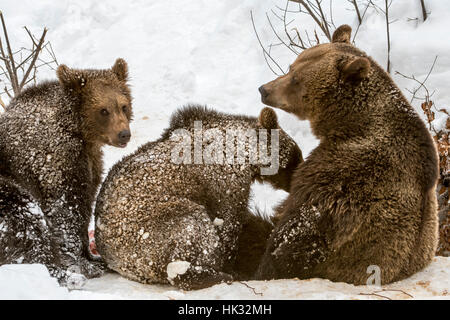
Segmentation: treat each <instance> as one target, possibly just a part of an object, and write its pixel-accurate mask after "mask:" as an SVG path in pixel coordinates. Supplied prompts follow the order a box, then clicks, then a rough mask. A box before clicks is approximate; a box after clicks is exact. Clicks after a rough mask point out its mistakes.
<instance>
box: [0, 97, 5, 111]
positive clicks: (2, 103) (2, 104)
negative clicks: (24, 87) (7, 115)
mask: <svg viewBox="0 0 450 320" xmlns="http://www.w3.org/2000/svg"><path fill="white" fill-rule="evenodd" d="M0 106H2V108H3V110H6V104H5V103H4V102H3V100H2V97H0Z"/></svg>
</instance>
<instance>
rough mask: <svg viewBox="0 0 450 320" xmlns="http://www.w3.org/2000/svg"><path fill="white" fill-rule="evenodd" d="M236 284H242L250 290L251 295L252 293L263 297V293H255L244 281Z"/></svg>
mask: <svg viewBox="0 0 450 320" xmlns="http://www.w3.org/2000/svg"><path fill="white" fill-rule="evenodd" d="M238 282H239V283H240V284H243V285H244V286H246V287H247V288H249V289H250V290H252V291H253V293H254V294H255V295H259V296H263V293H262V292H257V291H256V289H255V288H253V287H251V286H249V285H248V284H247V283H245V282H244V281H238Z"/></svg>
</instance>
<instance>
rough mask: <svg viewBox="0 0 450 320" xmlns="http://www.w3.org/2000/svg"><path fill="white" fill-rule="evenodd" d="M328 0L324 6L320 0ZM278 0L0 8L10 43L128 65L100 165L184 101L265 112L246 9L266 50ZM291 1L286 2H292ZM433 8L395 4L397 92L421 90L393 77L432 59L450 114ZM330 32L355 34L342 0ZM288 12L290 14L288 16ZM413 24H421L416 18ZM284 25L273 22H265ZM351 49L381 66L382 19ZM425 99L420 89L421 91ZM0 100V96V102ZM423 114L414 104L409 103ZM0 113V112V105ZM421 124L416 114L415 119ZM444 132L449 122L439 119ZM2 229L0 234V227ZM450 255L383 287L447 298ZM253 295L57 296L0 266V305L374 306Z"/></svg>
mask: <svg viewBox="0 0 450 320" xmlns="http://www.w3.org/2000/svg"><path fill="white" fill-rule="evenodd" d="M325 2H326V1H325ZM285 3H286V2H285V1H284V0H233V1H232V0H230V1H221V0H195V1H190V2H189V4H186V2H185V1H182V0H171V1H144V0H134V1H122V0H110V1H94V0H86V1H77V0H62V1H57V2H55V1H52V0H41V1H39V2H36V1H33V0H23V1H20V3H19V2H17V1H13V0H3V1H2V4H1V10H2V12H3V14H4V16H5V19H6V23H7V25H8V30H9V34H10V40H11V41H12V43H13V46H15V47H17V48H18V47H20V46H24V45H27V44H28V37H27V34H26V32H25V31H24V30H23V28H22V27H23V26H24V25H27V27H28V28H29V29H30V30H31V31H32V32H33V33H35V34H36V35H39V34H40V32H41V30H42V28H43V27H44V26H46V27H47V28H48V29H49V31H48V34H47V39H48V40H50V41H51V43H52V47H53V50H54V51H55V53H56V56H57V58H58V62H59V63H64V64H66V65H68V66H69V67H78V68H109V67H111V66H112V65H113V63H114V61H115V59H116V58H117V57H122V58H124V59H125V60H126V61H127V62H128V64H129V68H130V76H131V79H130V83H131V86H132V93H133V96H134V113H135V120H134V122H133V123H132V124H131V131H132V139H131V142H130V143H129V145H128V146H127V148H125V149H117V148H113V147H106V148H105V158H104V159H105V167H106V168H105V169H108V168H110V167H111V166H112V165H113V164H114V163H115V162H117V161H118V160H120V159H121V158H122V157H123V156H125V155H127V154H129V153H131V152H133V151H134V150H135V149H136V148H137V147H138V146H140V145H141V144H143V143H145V142H147V141H150V140H154V139H156V138H158V137H159V135H160V134H161V132H162V130H163V129H164V128H165V127H167V125H168V120H169V116H170V114H171V113H172V112H173V111H174V110H175V109H176V108H177V107H179V106H181V105H184V104H186V103H189V102H195V103H202V104H207V105H209V106H211V107H214V108H216V109H218V110H220V111H224V112H229V113H244V114H249V115H254V116H255V115H257V114H258V113H259V111H260V109H261V108H262V107H263V105H262V104H261V102H260V96H259V93H258V90H257V88H258V87H259V86H260V85H261V84H264V83H265V82H267V81H270V80H272V79H274V77H275V76H274V75H273V74H272V73H271V71H270V70H269V68H268V67H267V66H266V62H265V60H264V58H263V56H262V52H261V49H260V47H259V45H258V43H257V40H256V37H255V34H254V31H253V27H252V24H251V20H250V11H252V12H253V16H254V19H255V24H256V28H257V30H258V32H259V35H260V37H261V40H262V41H263V43H265V44H269V43H275V42H276V38H275V36H274V35H273V33H272V31H271V30H270V27H269V25H268V23H267V19H266V12H269V13H270V10H271V9H274V8H275V6H276V5H277V6H281V7H283V6H284V5H285ZM291 5H293V4H291ZM426 5H427V9H428V11H429V12H430V14H429V17H428V19H427V21H425V22H424V23H422V21H421V11H420V7H419V1H415V2H414V4H412V2H411V1H409V0H396V1H394V2H393V4H392V7H391V9H390V11H391V20H392V21H394V22H393V23H392V24H391V25H390V27H391V39H392V43H391V44H392V47H391V62H392V71H393V72H392V76H393V78H394V80H395V81H396V82H397V84H398V85H399V87H400V89H401V90H402V92H403V93H404V94H405V95H406V96H407V97H408V98H411V94H410V93H409V92H408V91H407V90H406V88H408V89H413V88H415V87H417V84H415V83H414V82H412V81H410V80H407V79H405V78H403V77H401V76H400V75H397V74H395V71H399V72H401V73H403V74H405V75H412V74H414V75H415V77H416V78H417V79H419V80H423V79H424V78H425V77H426V75H427V73H428V71H429V69H430V67H431V65H432V63H433V61H434V59H435V56H438V59H437V61H436V65H435V67H434V69H433V72H432V74H431V75H430V77H429V79H428V80H427V83H426V85H427V87H428V88H429V89H430V91H431V92H433V91H434V94H433V96H432V99H433V101H434V102H435V103H436V107H437V108H438V109H441V108H445V109H447V110H449V111H450V109H449V106H448V102H449V101H450V91H449V90H448V88H449V87H450V56H449V55H448V52H450V33H449V32H448V31H447V30H448V29H449V26H450V21H449V19H448V16H449V14H450V7H449V6H448V4H447V3H446V1H440V0H427V1H426ZM334 8H335V10H334V14H333V16H334V20H335V24H336V25H340V24H342V23H347V24H350V25H351V26H352V27H353V30H354V32H355V30H356V19H355V15H354V13H353V12H352V11H351V4H350V3H349V2H348V1H342V3H341V1H340V2H339V4H335V5H334ZM294 17H295V16H292V18H294ZM416 17H419V19H418V20H414V19H415V18H416ZM273 23H274V24H275V27H276V28H278V30H281V29H280V23H279V21H276V19H275V20H273ZM292 25H293V26H294V25H295V26H298V28H299V29H300V30H304V29H308V30H313V28H314V23H313V21H312V20H310V19H307V17H306V16H305V15H298V16H297V18H296V20H295V21H294V22H293V24H292ZM355 42H356V45H357V46H358V47H360V48H361V49H363V50H365V51H366V52H367V53H368V54H369V55H371V56H372V57H374V58H375V59H376V60H377V61H378V62H379V63H380V64H381V65H382V66H385V65H386V60H387V57H386V33H385V21H384V16H383V15H381V14H376V13H375V12H369V13H368V15H367V17H366V22H365V23H364V24H363V26H362V27H361V28H360V30H359V31H358V35H357V37H356V39H355ZM272 53H273V56H274V57H276V58H277V61H278V62H279V64H280V65H281V66H282V67H283V68H284V69H286V68H287V67H288V65H289V64H290V63H291V62H292V61H293V59H294V58H295V56H294V55H293V54H292V53H291V52H289V51H288V50H287V49H285V48H283V47H282V46H278V47H274V48H273V51H272ZM39 78H40V79H41V80H43V79H46V78H51V79H54V78H55V75H54V71H52V70H48V69H45V68H44V67H43V68H41V69H40V73H39ZM419 93H420V94H421V95H423V93H424V92H423V89H422V90H420V92H419ZM2 98H3V100H6V99H5V96H4V95H3V96H2ZM413 105H414V107H415V108H416V110H417V111H418V112H419V113H420V114H421V115H422V110H421V109H420V101H417V100H415V101H413ZM0 109H1V108H0ZM276 112H277V115H278V117H279V122H280V126H281V127H282V128H283V129H284V130H285V131H286V132H287V133H288V134H290V135H291V136H292V137H293V138H294V139H295V140H296V142H297V143H298V145H299V146H300V148H301V150H302V152H303V156H304V157H306V156H307V155H308V154H309V153H310V151H311V150H312V149H314V148H315V147H316V146H317V144H318V141H317V139H316V138H315V137H314V136H313V135H312V133H311V129H310V126H309V123H308V122H306V121H299V120H298V119H297V118H295V117H294V116H292V115H289V114H287V113H284V112H282V111H279V110H276ZM422 116H423V115H422ZM436 118H437V120H436V122H437V123H438V124H439V125H440V126H442V125H443V124H444V121H445V117H444V115H443V114H441V113H437V114H436ZM252 192H253V200H252V201H251V203H250V204H249V206H250V208H252V209H255V208H256V207H257V208H259V209H260V210H261V211H262V212H263V213H265V214H268V215H270V214H272V208H273V206H274V205H275V204H277V203H278V202H279V201H281V200H282V199H284V198H285V197H286V196H287V193H286V192H284V191H280V190H277V191H276V190H273V189H272V188H271V187H269V186H267V185H262V184H258V183H256V184H254V186H253V187H252ZM0 227H1V226H0ZM449 267H450V258H441V257H437V258H435V261H434V262H433V263H432V265H431V266H430V267H428V268H427V269H426V270H424V271H422V272H420V273H418V274H416V275H415V276H413V277H411V278H409V279H407V280H404V281H402V282H399V283H397V284H392V285H390V286H387V287H386V288H390V289H394V288H395V289H398V288H401V289H402V290H404V291H405V292H408V293H410V294H411V295H413V296H414V297H415V298H428V297H430V298H431V297H433V298H439V297H440V298H446V297H447V296H446V290H449V289H450V283H449V278H450V276H449V271H448V270H449V269H450V268H449ZM248 284H249V285H250V286H252V287H254V288H255V291H257V292H262V293H263V296H259V295H255V294H254V293H253V291H252V290H251V289H249V288H247V287H246V286H245V285H243V284H240V283H233V284H232V285H231V286H229V285H226V284H223V285H218V286H214V287H212V288H209V289H204V290H199V291H194V292H189V293H187V292H186V293H185V292H181V291H177V290H175V289H174V288H172V287H166V286H156V285H142V284H139V283H136V282H131V281H128V280H126V279H123V278H121V277H120V276H118V275H117V274H108V275H105V276H104V277H102V278H100V279H93V280H89V281H88V282H87V283H86V285H85V286H84V288H83V290H81V291H80V290H77V291H69V290H68V289H66V288H60V287H59V286H58V285H57V284H56V282H55V281H54V279H51V278H50V277H49V276H48V272H47V270H46V269H45V267H43V266H38V265H15V266H2V267H0V297H1V298H21V299H22V298H23V299H25V298H30V299H40V298H48V299H54V298H60V299H77V298H86V299H88V298H95V299H106V298H114V299H115V298H117V299H119V298H144V299H184V298H207V299H209V298H229V299H247V298H248V299H254V298H264V299H269V298H275V299H278V298H286V299H298V298H304V299H311V298H321V299H322V298H330V299H371V298H374V299H378V298H379V297H377V296H365V295H359V293H361V292H366V293H367V292H373V289H371V288H366V287H354V286H351V285H347V284H342V283H332V282H330V281H326V280H320V279H311V280H303V281H299V280H277V281H271V282H254V281H252V282H249V283H248ZM380 294H381V295H386V296H389V297H392V298H398V299H400V298H408V296H407V295H405V294H403V293H401V292H396V291H391V292H383V293H380Z"/></svg>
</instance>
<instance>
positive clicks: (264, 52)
mask: <svg viewBox="0 0 450 320" xmlns="http://www.w3.org/2000/svg"><path fill="white" fill-rule="evenodd" d="M250 17H251V20H252V25H253V30H254V31H255V34H256V38H257V39H258V42H259V45H260V46H261V48H262V50H263V54H264V59H265V60H266V63H267V65H268V66H269V68H270V70H272V72H273V73H274V74H276V75H277V76H279V74H278V73H277V72H275V70H273V68H272V66H271V65H270V64H269V61H268V60H267V58H269V59H270V60H271V61H272V62H273V63H274V64H275V65H276V66H277V67H278V69H279V70H280V71H281V73H282V74H285V72H284V71H283V69H282V68H281V67H280V65H279V64H278V63H277V62H276V61H275V59H274V58H272V56H271V55H270V53H269V52H267V50H266V48H264V46H263V44H262V42H261V39H260V38H259V35H258V32H257V31H256V26H255V21H254V19H253V12H252V11H250Z"/></svg>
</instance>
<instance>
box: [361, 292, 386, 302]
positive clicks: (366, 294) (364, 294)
mask: <svg viewBox="0 0 450 320" xmlns="http://www.w3.org/2000/svg"><path fill="white" fill-rule="evenodd" d="M359 295H362V296H376V297H380V298H384V299H388V300H392V299H391V298H389V297H386V296H383V295H381V294H378V293H364V292H361V293H359Z"/></svg>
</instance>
